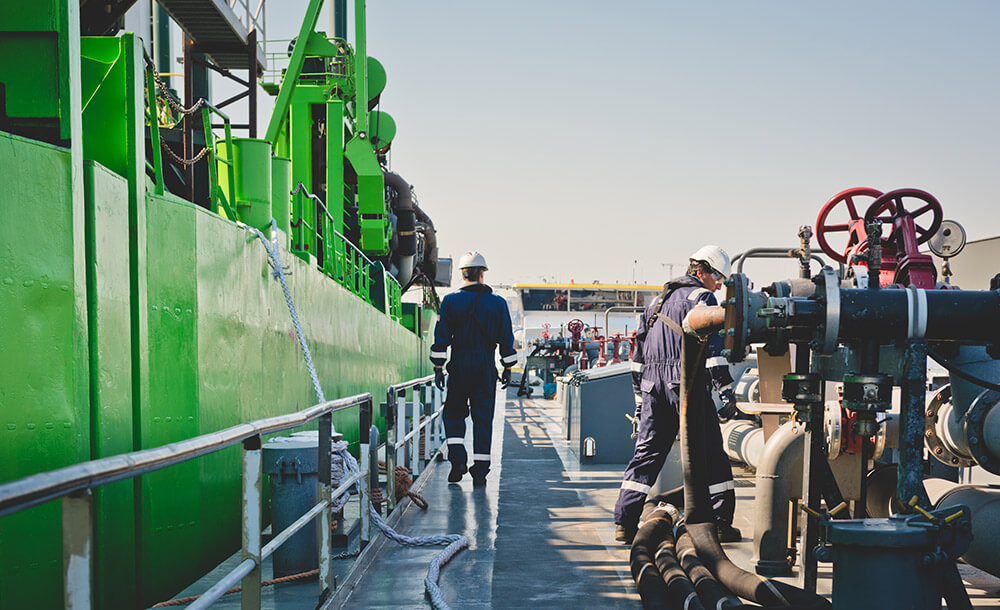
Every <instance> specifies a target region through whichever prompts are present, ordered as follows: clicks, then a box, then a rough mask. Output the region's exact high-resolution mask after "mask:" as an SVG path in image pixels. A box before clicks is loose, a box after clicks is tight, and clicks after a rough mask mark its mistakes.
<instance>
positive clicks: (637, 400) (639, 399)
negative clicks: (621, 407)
mask: <svg viewBox="0 0 1000 610" xmlns="http://www.w3.org/2000/svg"><path fill="white" fill-rule="evenodd" d="M634 396H635V412H636V414H638V413H639V409H641V408H642V392H636V393H635V395H634Z"/></svg>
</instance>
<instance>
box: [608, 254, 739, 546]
mask: <svg viewBox="0 0 1000 610" xmlns="http://www.w3.org/2000/svg"><path fill="white" fill-rule="evenodd" d="M729 271H730V264H729V255H728V254H726V253H725V251H723V250H722V248H720V247H718V246H711V245H709V246H704V247H702V248H700V249H699V250H698V251H697V252H695V253H694V254H692V255H691V257H690V264H689V266H688V270H687V274H686V275H684V276H681V277H679V278H676V279H673V280H670V281H669V282H667V284H666V285H665V286H664V287H663V292H662V293H661V294H660V296H659V297H658V298H657V299H655V300H654V301H653V303H652V304H650V305H649V307H647V308H646V310H645V311H644V312H643V313H642V315H641V316H640V322H639V325H638V327H637V330H636V347H635V352H634V354H633V358H632V386H633V390H634V391H635V396H636V411H637V412H638V424H639V425H638V437H637V438H636V442H635V453H634V454H633V456H632V460H631V461H630V462H629V464H628V466H627V467H626V468H625V474H624V477H623V481H622V486H621V490H620V491H619V493H618V502H617V503H616V504H615V524H616V528H615V530H616V531H615V538H616V540H618V541H619V542H623V543H625V544H631V543H632V539H633V538H635V534H636V531H637V530H638V527H639V516H640V514H641V512H642V506H643V503H644V502H645V501H646V494H648V493H649V490H650V488H651V486H652V485H653V484H654V483H655V482H656V477H657V475H658V474H659V473H660V470H661V469H662V468H663V463H664V462H665V461H666V459H667V454H669V453H670V448H671V447H672V446H673V444H674V440H675V439H676V438H677V432H678V429H679V427H680V418H679V405H680V381H681V339H682V337H683V330H682V328H681V324H682V321H683V320H684V316H685V315H686V314H687V313H688V312H689V311H691V309H693V308H695V307H702V306H705V305H716V304H717V301H716V299H715V295H714V294H713V293H714V292H715V291H716V290H718V289H719V288H720V287H721V285H722V281H723V279H725V277H726V276H728V275H729ZM708 349H709V353H708V359H707V361H706V365H705V366H706V367H707V368H708V370H709V375H710V377H711V380H712V385H714V386H715V388H716V389H717V390H718V391H719V395H720V397H721V398H722V403H723V407H722V409H721V410H720V411H719V417H722V418H723V419H730V418H732V417H735V416H736V415H737V414H738V413H739V411H738V410H737V408H736V399H735V397H734V396H733V391H732V389H731V388H730V385H731V384H732V382H733V379H732V377H730V374H729V365H728V364H727V362H726V359H725V358H723V357H722V356H721V351H722V340H721V337H719V336H717V335H713V338H712V339H710V341H709V347H708ZM699 391H704V392H705V393H706V397H705V400H704V401H702V402H700V403H697V404H705V405H711V404H713V402H712V401H711V399H710V398H709V397H708V396H707V395H708V393H709V388H708V387H707V384H706V387H705V388H704V389H703V390H699ZM715 415H716V414H715V413H714V412H713V413H712V417H711V418H709V422H710V423H709V425H708V426H707V427H706V434H707V437H706V439H705V443H704V446H705V447H706V448H707V453H708V455H703V456H694V457H695V459H703V460H706V461H707V464H708V468H709V472H710V475H711V481H710V485H709V493H710V494H711V496H712V506H713V508H714V510H715V516H716V525H717V527H718V530H719V539H720V540H721V541H722V542H733V541H736V540H740V539H741V534H740V531H739V530H738V529H736V528H735V527H733V513H734V511H735V509H736V493H735V491H734V488H735V485H734V483H733V473H732V469H731V468H730V465H729V458H728V456H727V455H726V453H725V450H724V448H723V445H722V432H721V430H720V428H719V420H718V418H717V417H715Z"/></svg>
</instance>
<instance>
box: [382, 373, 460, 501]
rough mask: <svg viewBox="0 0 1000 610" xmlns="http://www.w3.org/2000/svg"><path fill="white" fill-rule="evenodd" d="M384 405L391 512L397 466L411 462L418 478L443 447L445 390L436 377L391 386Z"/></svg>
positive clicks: (421, 378) (387, 480)
mask: <svg viewBox="0 0 1000 610" xmlns="http://www.w3.org/2000/svg"><path fill="white" fill-rule="evenodd" d="M407 394H409V397H407ZM385 404H386V410H385V426H386V442H385V472H386V484H385V485H386V494H385V495H386V496H387V498H386V502H388V506H389V510H390V511H391V510H393V509H394V508H396V477H395V472H396V465H397V464H399V463H400V462H406V463H408V464H409V466H408V468H409V469H410V472H411V473H412V474H413V478H414V479H416V478H417V476H418V475H419V474H420V473H421V472H423V469H424V468H425V467H426V466H427V464H428V463H429V462H430V461H431V459H432V457H433V456H434V454H435V453H436V451H437V449H438V448H440V447H441V445H443V444H444V440H445V436H444V424H443V422H442V419H441V417H442V414H443V413H444V411H443V408H444V391H443V390H440V389H438V387H437V386H435V385H434V375H428V376H427V377H420V378H418V379H411V380H410V381H406V382H404V383H397V384H396V385H392V386H389V390H388V391H387V392H386V403H385ZM421 436H423V438H424V450H423V451H422V452H421V451H420V439H421ZM432 448H434V450H433V451H432Z"/></svg>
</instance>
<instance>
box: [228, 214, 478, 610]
mask: <svg viewBox="0 0 1000 610" xmlns="http://www.w3.org/2000/svg"><path fill="white" fill-rule="evenodd" d="M237 224H238V225H240V226H241V227H243V228H245V229H247V230H248V231H251V232H252V233H254V234H255V235H256V236H257V237H258V239H260V241H261V243H262V244H264V249H265V250H266V251H267V255H268V257H269V258H270V259H271V266H272V267H273V268H274V271H272V273H273V274H274V277H276V278H277V279H278V281H279V282H280V283H281V290H282V292H284V293H285V303H286V304H287V305H288V313H289V314H291V316H292V324H293V325H294V326H295V335H296V336H297V337H298V339H299V347H300V348H302V355H303V357H305V360H306V366H307V367H308V368H309V376H310V377H311V378H312V384H313V390H314V391H315V392H316V398H317V399H318V400H319V402H321V403H323V402H326V395H325V394H324V393H323V388H322V386H320V383H319V377H318V376H317V374H316V366H315V365H314V364H313V359H312V353H311V352H310V351H309V345H308V344H307V343H306V338H305V334H304V333H303V332H302V325H301V324H300V323H299V314H298V312H296V310H295V303H293V302H292V293H291V291H290V290H289V289H288V281H287V280H286V279H285V270H284V267H283V266H282V264H281V256H280V254H279V252H280V248H279V247H278V245H277V244H274V243H271V241H270V240H268V239H267V237H266V236H265V235H264V234H263V233H261V232H260V231H258V230H257V229H255V228H254V227H251V226H249V225H245V224H243V223H237ZM275 229H276V223H275V221H274V219H273V218H272V219H271V230H272V231H274V230H275ZM331 433H336V430H331ZM337 453H338V454H339V455H340V457H341V458H342V459H343V461H344V465H346V467H347V471H348V472H350V473H351V474H352V475H353V474H356V473H357V472H358V471H359V470H360V467H359V466H358V461H357V460H356V459H355V458H354V456H353V455H351V454H350V452H348V451H347V449H346V448H344V449H341V450H340V451H338V452H337ZM360 485H361V482H360V481H358V482H356V483H355V486H356V487H358V492H359V493H360V491H361V490H360ZM368 509H369V511H370V512H371V516H372V520H373V521H374V522H375V525H377V526H378V528H379V529H380V530H382V533H383V534H385V536H386V538H389V539H390V540H392V541H394V542H396V543H398V544H401V545H404V546H441V545H447V547H445V549H444V550H443V551H441V552H440V553H438V554H437V556H436V557H434V559H433V560H432V561H431V565H430V567H429V568H428V570H427V578H425V579H424V589H425V592H426V594H427V597H428V599H429V600H430V602H431V606H432V607H433V608H437V609H441V610H447V609H448V608H449V606H448V603H447V602H446V601H445V600H444V597H443V596H442V594H441V589H440V588H439V587H438V584H437V583H438V578H439V577H440V575H441V567H442V566H444V564H446V563H448V561H450V560H451V558H452V557H454V556H455V554H456V553H458V552H459V551H461V550H462V549H464V548H466V547H468V546H469V539H468V538H467V537H465V536H463V535H461V534H445V535H441V536H415V537H411V536H405V535H403V534H400V533H398V532H396V531H395V530H393V529H392V528H391V527H389V524H388V523H386V522H385V521H384V520H383V519H382V516H381V515H379V514H378V511H376V510H375V507H374V506H371V505H369V507H368Z"/></svg>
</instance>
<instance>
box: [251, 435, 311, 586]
mask: <svg viewBox="0 0 1000 610" xmlns="http://www.w3.org/2000/svg"><path fill="white" fill-rule="evenodd" d="M263 450H264V460H263V461H264V473H265V474H267V475H268V480H269V481H270V490H271V532H272V533H273V534H275V535H277V534H278V533H280V532H281V531H282V530H284V529H285V528H287V527H288V526H289V525H291V524H292V523H294V522H295V521H296V520H297V519H299V517H301V516H302V515H303V514H305V513H306V512H307V511H308V510H309V509H310V508H312V507H313V506H315V505H316V503H317V502H318V501H319V497H318V489H317V488H318V485H319V481H318V478H319V455H318V453H319V451H318V450H319V438H318V437H316V438H310V437H309V436H297V437H294V438H287V437H285V438H281V437H279V438H274V439H271V441H270V442H268V443H266V444H265V445H264V447H263ZM272 557H273V565H274V577H275V578H280V577H282V576H288V575H290V574H298V573H299V572H308V571H309V570H315V569H317V568H318V566H319V564H318V561H319V560H318V557H319V555H318V551H317V548H316V527H315V526H313V527H309V526H306V527H303V528H302V529H300V530H299V531H298V532H296V533H295V535H294V536H292V537H291V538H289V539H288V541H287V542H285V544H283V545H281V546H280V547H279V548H278V549H277V550H275V551H274V555H273V556H272Z"/></svg>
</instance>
